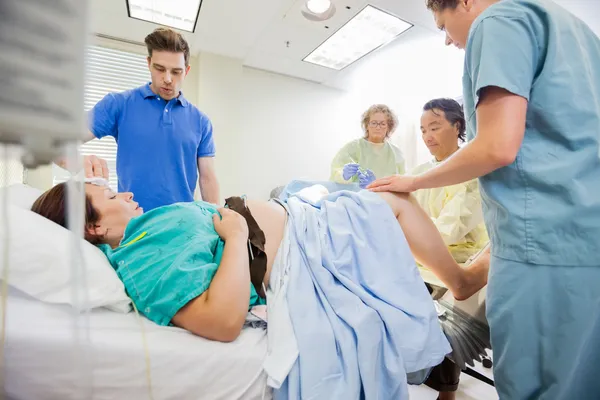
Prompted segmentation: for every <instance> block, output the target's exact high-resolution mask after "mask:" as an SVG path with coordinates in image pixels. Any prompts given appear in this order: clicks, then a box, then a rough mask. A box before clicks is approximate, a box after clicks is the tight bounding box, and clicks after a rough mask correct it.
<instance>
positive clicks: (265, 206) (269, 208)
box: [246, 200, 287, 286]
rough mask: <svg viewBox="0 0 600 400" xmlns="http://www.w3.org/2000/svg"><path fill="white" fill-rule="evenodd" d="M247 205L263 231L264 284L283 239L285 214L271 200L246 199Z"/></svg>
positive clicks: (281, 208) (282, 209)
mask: <svg viewBox="0 0 600 400" xmlns="http://www.w3.org/2000/svg"><path fill="white" fill-rule="evenodd" d="M246 204H247V206H248V208H249V209H250V212H251V213H252V215H253V216H254V219H255V220H256V222H257V223H258V226H259V227H260V229H262V231H263V232H264V233H265V238H266V243H265V253H267V272H266V273H265V277H264V279H263V282H264V284H265V286H267V285H268V283H269V277H270V276H271V268H272V267H273V261H274V260H275V255H276V254H277V249H279V245H280V244H281V240H282V239H283V230H284V228H285V220H286V218H287V214H286V212H285V209H284V208H283V207H282V206H280V205H279V204H277V203H275V202H272V201H258V200H248V201H247V203H246Z"/></svg>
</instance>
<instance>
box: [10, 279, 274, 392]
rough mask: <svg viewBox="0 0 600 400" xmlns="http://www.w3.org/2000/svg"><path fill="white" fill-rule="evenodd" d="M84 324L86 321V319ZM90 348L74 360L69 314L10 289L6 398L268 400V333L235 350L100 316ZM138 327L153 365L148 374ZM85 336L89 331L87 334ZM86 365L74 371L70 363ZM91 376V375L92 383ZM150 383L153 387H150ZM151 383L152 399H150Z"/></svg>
mask: <svg viewBox="0 0 600 400" xmlns="http://www.w3.org/2000/svg"><path fill="white" fill-rule="evenodd" d="M79 321H80V323H83V322H84V321H85V319H84V316H81V318H80V320H79ZM88 321H89V328H90V329H89V340H83V341H82V346H81V347H80V348H79V349H78V350H77V353H74V343H75V340H74V337H73V313H72V310H71V309H70V307H68V306H60V305H51V304H46V303H43V302H40V301H37V300H34V299H31V298H28V297H27V296H26V295H24V294H22V293H20V292H18V291H16V290H14V289H11V291H10V292H9V297H8V300H7V321H6V329H7V332H6V338H7V339H6V343H5V364H4V365H5V366H6V367H7V368H6V369H5V377H4V378H5V390H6V395H7V398H9V399H11V400H21V399H22V400H30V399H36V400H55V399H61V400H71V399H73V400H75V399H89V400H92V399H93V400H113V399H136V400H143V399H155V400H158V399H160V400H166V399H173V400H188V399H189V400H197V399H202V400H231V399H267V400H268V399H271V398H272V394H271V392H270V391H269V390H267V389H266V375H265V374H264V372H262V362H263V359H264V357H265V355H266V350H267V336H266V331H265V330H264V329H260V328H245V329H244V331H243V332H242V334H241V336H240V337H239V338H238V340H236V341H235V342H233V343H227V344H225V343H219V342H214V341H209V340H205V339H202V338H199V337H196V336H193V335H192V334H189V333H187V332H185V331H184V330H182V329H179V328H173V327H163V326H158V325H156V324H154V323H152V322H150V321H148V320H147V319H146V318H143V317H139V319H138V317H137V316H136V314H135V313H133V312H131V313H128V314H121V313H116V312H113V311H109V310H106V309H95V310H92V311H91V312H90V313H89V319H88ZM140 323H143V324H144V327H145V332H146V333H145V336H146V340H147V344H148V355H149V360H150V376H149V377H148V373H147V366H146V353H145V350H144V346H143V340H142V334H141V329H140ZM80 329H85V327H82V328H80ZM74 354H76V355H77V356H78V357H80V358H79V359H80V361H81V360H86V359H87V360H88V361H89V364H88V366H86V365H85V364H82V368H81V369H79V370H74V369H73V366H74V364H73V359H72V357H73V355H74ZM90 373H91V375H90ZM149 379H150V380H149ZM149 382H150V383H151V386H152V394H153V396H152V397H150V393H149Z"/></svg>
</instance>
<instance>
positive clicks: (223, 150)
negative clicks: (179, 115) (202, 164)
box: [197, 54, 360, 199]
mask: <svg viewBox="0 0 600 400" xmlns="http://www.w3.org/2000/svg"><path fill="white" fill-rule="evenodd" d="M198 61H199V62H198V70H199V81H198V104H197V105H198V107H199V108H200V109H201V110H202V111H204V112H205V113H206V114H207V115H208V116H209V117H210V118H211V120H212V122H213V125H214V130H215V141H216V146H217V157H216V165H217V174H218V178H219V182H220V184H221V193H222V195H223V197H227V196H230V195H240V194H246V195H248V196H249V197H253V198H263V199H266V198H268V195H269V193H270V191H271V190H272V189H273V188H274V187H276V186H279V185H283V184H285V183H287V182H288V181H290V180H291V179H313V180H326V179H328V177H329V164H330V161H331V159H332V158H333V156H334V154H335V152H336V151H337V150H338V149H339V148H340V147H341V146H342V145H343V144H344V143H345V142H347V141H348V140H350V139H352V138H355V137H356V136H357V135H360V129H359V118H360V116H359V115H357V112H356V111H355V110H353V109H352V104H351V102H350V101H349V97H348V94H347V93H345V92H343V91H341V90H336V89H331V88H328V87H325V86H322V85H317V84H314V83H311V82H306V81H303V80H299V79H295V78H289V77H285V76H281V75H277V74H271V73H268V72H263V71H259V70H255V69H252V68H246V67H243V66H242V64H241V61H240V60H235V59H231V58H227V57H221V56H217V55H213V54H201V55H200V57H199V60H198Z"/></svg>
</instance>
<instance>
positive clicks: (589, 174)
mask: <svg viewBox="0 0 600 400" xmlns="http://www.w3.org/2000/svg"><path fill="white" fill-rule="evenodd" d="M488 86H495V87H500V88H503V89H506V90H507V91H509V92H511V93H514V94H516V95H518V96H522V97H524V98H526V99H527V100H528V101H529V105H528V109H527V125H526V129H525V137H524V140H523V144H522V146H521V149H520V150H519V153H518V155H517V158H516V160H515V162H514V163H512V164H511V165H509V166H507V167H504V168H500V169H498V170H496V171H494V172H492V173H490V174H488V175H486V176H484V177H482V178H481V180H480V182H481V185H480V186H481V192H482V200H483V208H484V214H485V221H486V225H487V228H488V232H489V234H490V238H491V241H492V252H493V254H494V255H495V256H497V257H500V258H504V259H509V260H513V261H519V262H526V263H533V264H545V265H578V266H600V258H599V256H598V255H599V254H600V145H599V141H600V39H598V37H597V36H596V35H595V34H594V33H593V32H592V31H591V29H590V28H589V27H588V26H587V25H585V24H584V23H583V22H582V21H581V20H579V19H577V18H576V17H574V16H573V15H572V14H570V13H568V12H567V11H565V10H564V9H563V8H561V7H560V6H558V5H556V4H555V3H553V2H551V1H546V0H503V1H500V2H498V3H496V4H494V5H492V6H490V7H489V8H487V9H486V10H485V11H484V12H483V13H482V14H481V15H480V16H479V17H478V18H477V19H476V20H475V21H474V23H473V25H472V26H471V30H470V32H469V38H468V42H467V46H466V56H465V69H464V76H463V91H464V102H465V115H466V117H467V134H468V137H469V139H472V138H473V137H474V136H475V135H476V126H477V119H476V114H475V107H476V105H477V103H478V101H479V95H480V91H481V90H482V89H483V88H485V87H488Z"/></svg>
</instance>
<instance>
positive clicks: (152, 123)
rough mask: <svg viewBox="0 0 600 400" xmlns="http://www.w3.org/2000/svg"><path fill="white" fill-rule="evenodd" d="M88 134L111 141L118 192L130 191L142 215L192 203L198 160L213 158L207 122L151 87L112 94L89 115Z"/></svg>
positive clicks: (192, 108)
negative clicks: (146, 212)
mask: <svg viewBox="0 0 600 400" xmlns="http://www.w3.org/2000/svg"><path fill="white" fill-rule="evenodd" d="M89 128H90V131H91V132H92V133H93V134H94V135H95V136H96V137H97V138H102V137H105V136H112V137H114V138H115V140H116V142H117V145H118V148H117V175H118V177H119V192H133V193H134V194H135V198H136V201H138V202H139V203H140V206H142V207H143V208H144V210H145V211H150V210H152V209H154V208H156V207H160V206H164V205H169V204H173V203H177V202H190V201H193V200H194V190H195V189H196V182H197V181H198V157H213V156H214V155H215V144H214V140H213V128H212V124H211V122H210V120H209V119H208V117H207V116H206V115H204V114H203V113H202V112H200V110H198V109H197V108H196V107H195V106H194V105H193V104H190V103H189V102H188V101H187V100H186V99H185V98H184V97H183V95H180V96H179V97H177V98H176V99H172V100H170V101H165V100H163V99H162V98H161V97H160V96H158V95H157V94H155V93H154V92H152V90H151V89H150V84H147V85H144V86H141V87H139V88H136V89H133V90H129V91H126V92H122V93H110V94H108V95H106V96H105V97H104V98H103V99H102V100H100V101H99V102H98V103H97V104H96V105H95V106H94V108H93V109H92V110H91V111H90V121H89Z"/></svg>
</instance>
